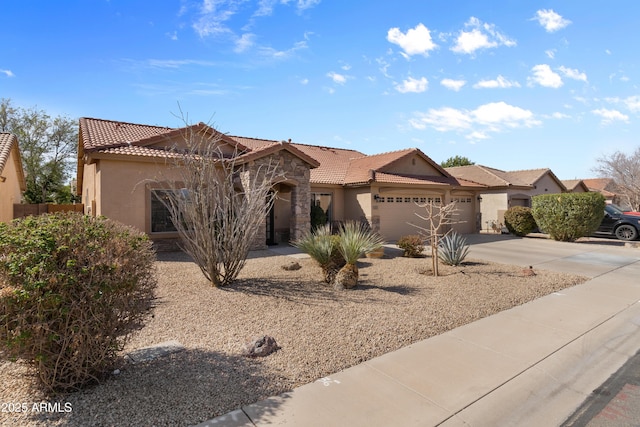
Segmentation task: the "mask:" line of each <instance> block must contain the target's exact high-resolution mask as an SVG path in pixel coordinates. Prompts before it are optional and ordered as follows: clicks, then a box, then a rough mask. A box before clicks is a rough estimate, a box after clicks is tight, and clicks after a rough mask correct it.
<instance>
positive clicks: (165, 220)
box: [151, 190, 177, 233]
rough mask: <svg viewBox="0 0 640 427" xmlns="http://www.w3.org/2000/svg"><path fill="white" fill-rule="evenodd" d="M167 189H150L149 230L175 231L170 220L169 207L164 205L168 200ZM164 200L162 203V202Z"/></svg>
mask: <svg viewBox="0 0 640 427" xmlns="http://www.w3.org/2000/svg"><path fill="white" fill-rule="evenodd" d="M168 193H169V191H168V190H151V232H152V233H163V232H172V231H177V230H176V227H175V226H174V225H173V222H172V221H171V214H170V213H169V209H167V207H166V206H165V204H164V203H166V202H167V201H168V200H169V195H168ZM163 201H164V203H163Z"/></svg>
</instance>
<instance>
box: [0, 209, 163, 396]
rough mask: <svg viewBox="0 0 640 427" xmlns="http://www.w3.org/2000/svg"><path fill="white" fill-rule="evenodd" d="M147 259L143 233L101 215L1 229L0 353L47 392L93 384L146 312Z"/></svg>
mask: <svg viewBox="0 0 640 427" xmlns="http://www.w3.org/2000/svg"><path fill="white" fill-rule="evenodd" d="M154 261H155V254H154V251H153V249H152V247H151V243H150V241H149V240H148V238H147V236H146V235H145V234H143V233H141V232H139V231H136V230H134V229H132V228H130V227H127V226H125V225H122V224H120V223H117V222H114V221H111V220H108V219H105V218H92V217H88V216H84V215H81V214H77V213H57V214H52V215H42V216H38V217H27V218H24V219H21V220H15V221H13V222H12V223H11V224H4V225H2V227H0V349H2V350H4V355H5V356H6V357H8V358H10V359H12V360H15V359H17V358H21V359H24V360H25V361H27V363H29V364H30V365H31V368H32V369H34V370H35V372H36V374H37V378H38V380H39V383H40V385H41V386H42V388H43V389H44V390H45V391H47V392H51V391H67V390H72V389H77V388H79V387H81V386H83V385H85V384H88V383H91V382H94V381H97V380H99V379H100V378H101V377H102V376H103V375H104V374H105V373H106V372H107V371H108V370H109V369H110V368H112V367H113V362H114V361H115V359H116V357H117V354H118V352H119V351H121V350H122V348H123V346H124V344H125V342H126V339H127V338H128V336H129V335H130V333H131V332H132V331H134V330H135V329H139V328H140V327H141V326H142V322H143V321H144V319H145V318H146V316H147V315H148V314H149V313H150V306H151V301H152V299H153V290H154V288H155V285H156V279H155V267H154ZM0 354H2V353H1V352H0Z"/></svg>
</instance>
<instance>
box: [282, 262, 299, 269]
mask: <svg viewBox="0 0 640 427" xmlns="http://www.w3.org/2000/svg"><path fill="white" fill-rule="evenodd" d="M301 268H302V266H301V265H300V264H298V263H297V262H296V261H291V262H290V263H288V264H284V265H282V269H283V270H287V271H293V270H300V269H301Z"/></svg>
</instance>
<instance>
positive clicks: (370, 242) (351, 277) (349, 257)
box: [333, 221, 384, 289]
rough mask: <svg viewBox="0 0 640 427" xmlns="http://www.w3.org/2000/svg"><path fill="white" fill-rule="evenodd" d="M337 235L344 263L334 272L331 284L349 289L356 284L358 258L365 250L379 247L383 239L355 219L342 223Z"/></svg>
mask: <svg viewBox="0 0 640 427" xmlns="http://www.w3.org/2000/svg"><path fill="white" fill-rule="evenodd" d="M338 235H339V236H340V241H339V242H338V251H339V252H340V254H341V255H342V257H343V258H344V260H345V262H346V264H345V265H344V266H343V267H342V268H341V269H340V271H338V273H337V274H336V276H335V278H334V283H333V285H334V287H335V288H336V289H345V288H346V289H349V288H353V287H355V286H356V285H357V284H358V266H357V265H356V263H357V262H358V258H360V257H361V256H362V255H363V254H364V253H366V252H372V251H375V250H377V249H380V248H381V247H382V245H383V244H384V240H383V239H382V237H380V235H379V234H378V233H375V232H373V231H372V230H371V229H370V228H369V227H368V225H366V224H363V223H359V222H355V221H347V222H346V223H344V224H342V226H341V227H340V231H339V233H338Z"/></svg>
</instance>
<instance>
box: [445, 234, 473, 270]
mask: <svg viewBox="0 0 640 427" xmlns="http://www.w3.org/2000/svg"><path fill="white" fill-rule="evenodd" d="M468 253H469V245H468V244H467V239H465V238H464V237H462V236H461V235H460V234H458V233H456V232H455V231H454V232H453V233H451V234H448V235H446V236H445V237H443V238H442V239H441V240H440V242H439V243H438V258H440V259H441V260H442V262H444V263H445V264H447V265H460V264H462V262H463V261H464V259H465V258H466V257H467V254H468Z"/></svg>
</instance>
